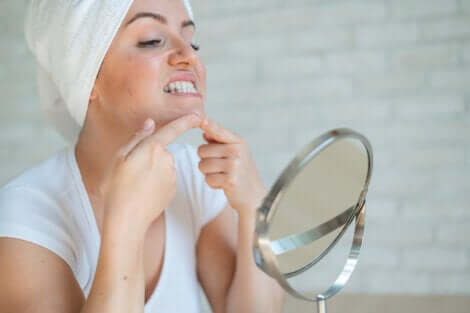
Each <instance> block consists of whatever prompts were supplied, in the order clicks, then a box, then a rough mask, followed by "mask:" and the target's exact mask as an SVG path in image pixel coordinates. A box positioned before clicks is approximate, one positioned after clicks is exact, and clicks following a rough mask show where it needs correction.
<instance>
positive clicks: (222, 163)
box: [198, 158, 228, 174]
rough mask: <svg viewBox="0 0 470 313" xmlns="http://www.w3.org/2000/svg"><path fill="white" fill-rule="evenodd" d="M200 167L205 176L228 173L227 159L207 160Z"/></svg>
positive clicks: (202, 161)
mask: <svg viewBox="0 0 470 313" xmlns="http://www.w3.org/2000/svg"><path fill="white" fill-rule="evenodd" d="M198 166H199V170H200V171H201V172H202V173H204V174H215V173H226V172H227V171H228V164H227V160H226V159H220V158H206V159H203V160H201V161H200V162H199V165H198Z"/></svg>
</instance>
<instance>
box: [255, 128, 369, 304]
mask: <svg viewBox="0 0 470 313" xmlns="http://www.w3.org/2000/svg"><path fill="white" fill-rule="evenodd" d="M345 138H353V139H357V140H359V141H360V142H361V143H362V145H363V146H364V148H365V150H366V152H367V156H368V167H367V175H366V179H365V182H364V186H363V189H362V191H361V192H360V194H359V197H358V200H357V202H356V204H355V205H353V206H352V207H350V208H349V209H347V210H345V212H346V211H348V210H350V212H351V214H350V216H349V217H348V218H347V219H346V221H345V222H344V226H343V228H342V230H341V232H340V233H339V234H338V235H337V236H336V238H335V239H334V240H333V241H332V243H331V244H330V245H329V246H328V247H327V248H326V249H325V250H324V251H323V252H322V253H321V254H320V255H319V256H318V257H316V258H315V259H314V260H313V261H312V262H310V263H308V264H307V265H305V266H303V267H302V268H300V269H298V270H296V271H294V272H290V273H281V272H280V270H279V265H278V262H277V259H276V255H275V253H274V251H273V249H272V245H271V239H270V238H269V236H268V231H269V226H270V222H271V220H272V219H273V217H274V216H275V214H276V211H277V208H278V203H279V201H280V199H282V197H283V195H284V193H285V191H286V190H287V189H288V186H289V185H290V183H292V181H293V180H294V178H295V177H296V176H297V174H298V173H300V171H301V170H302V169H303V168H304V167H305V166H306V165H307V164H308V163H309V162H310V161H311V160H312V159H313V158H314V157H315V156H316V155H317V154H318V153H320V152H321V151H323V150H324V149H325V148H327V147H328V146H329V145H331V144H332V143H334V142H336V141H338V140H341V139H345ZM372 169H373V153H372V146H371V144H370V142H369V140H368V139H367V138H366V137H364V136H363V135H361V134H360V133H358V132H356V131H354V130H352V129H348V128H339V129H333V130H330V131H328V132H326V133H325V134H323V135H321V136H320V137H318V138H317V139H315V140H313V141H312V142H311V143H310V144H308V145H307V146H306V147H305V148H303V149H302V150H301V151H300V152H299V153H298V154H297V155H296V156H295V158H294V159H293V160H292V161H291V162H290V164H289V165H288V166H287V167H286V168H285V169H284V171H283V172H282V173H281V175H280V176H279V178H278V179H277V180H276V182H275V183H274V184H273V186H272V187H271V190H270V191H269V193H268V194H267V196H266V197H265V198H264V200H263V203H262V205H261V206H260V207H259V208H258V210H257V213H256V227H255V239H254V245H253V257H254V259H255V263H256V265H257V266H258V267H259V268H260V269H261V270H262V271H264V272H265V273H266V274H268V275H269V276H271V277H272V278H274V279H276V280H277V281H278V283H279V284H280V285H281V286H282V287H283V288H284V289H285V290H286V291H287V292H288V293H289V294H291V295H292V296H294V297H296V298H299V299H303V300H306V301H313V302H324V300H326V299H328V298H330V297H332V296H333V295H335V294H337V293H338V292H339V291H340V290H341V289H342V288H343V287H344V285H345V284H346V283H347V281H348V280H349V278H350V277H351V274H352V272H353V271H354V268H355V267H356V264H357V261H358V258H359V254H360V249H361V246H362V238H363V234H364V222H365V221H364V219H365V199H366V195H367V191H368V187H369V183H370V178H371V175H372ZM351 209H352V210H351ZM343 214H344V212H343V213H342V214H340V215H343ZM340 215H338V216H337V217H335V218H333V219H331V220H330V221H329V222H326V223H323V224H322V225H319V227H317V228H318V229H314V231H315V230H316V231H317V232H320V233H323V235H322V236H324V235H325V234H327V233H329V232H331V228H329V227H325V225H324V224H327V223H331V225H336V228H338V226H337V225H338V223H337V219H338V217H339V216H340ZM343 219H344V217H343ZM354 220H355V230H354V238H353V242H352V244H351V249H350V252H349V256H348V259H347V261H346V264H345V265H344V267H343V269H342V271H341V273H340V274H339V275H338V277H337V278H336V280H335V281H334V283H333V284H332V285H331V286H330V287H329V288H328V289H327V290H326V291H324V292H323V293H321V294H318V295H316V297H315V298H311V297H308V296H305V295H303V294H301V293H300V292H298V291H297V290H295V289H294V288H293V287H292V286H291V285H290V283H289V282H288V281H287V278H290V277H293V276H296V275H298V274H300V273H302V272H304V271H305V270H307V269H308V268H310V267H311V266H313V265H314V264H316V263H317V262H318V261H320V260H321V259H322V258H323V257H324V256H325V255H326V254H328V252H329V251H330V250H331V249H332V248H333V247H334V246H335V245H336V243H337V242H338V241H339V239H340V238H341V237H342V236H343V234H344V233H345V232H346V230H347V228H348V227H349V225H350V224H351V223H352V222H353V221H354ZM320 227H323V228H320Z"/></svg>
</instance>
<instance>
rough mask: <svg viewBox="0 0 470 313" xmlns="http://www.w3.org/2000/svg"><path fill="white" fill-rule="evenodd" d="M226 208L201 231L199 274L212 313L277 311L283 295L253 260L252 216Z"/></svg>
mask: <svg viewBox="0 0 470 313" xmlns="http://www.w3.org/2000/svg"><path fill="white" fill-rule="evenodd" d="M232 210H233V209H232V208H231V207H230V206H229V205H227V207H226V208H224V210H223V211H222V212H221V213H220V214H219V215H218V216H217V217H216V218H215V219H214V220H213V221H211V222H210V223H209V224H207V225H206V226H205V227H204V228H203V230H202V231H201V235H200V237H199V241H198V247H197V251H198V258H197V261H198V275H199V280H200V282H201V286H202V287H203V289H204V291H205V293H206V295H207V297H208V300H209V303H210V304H211V307H212V309H213V311H214V313H237V312H246V313H250V312H253V313H255V312H256V313H257V312H273V313H276V312H280V311H281V306H282V302H283V295H284V292H283V290H282V288H281V287H280V286H279V285H278V284H277V283H276V282H275V281H274V280H273V279H272V278H270V277H269V276H267V275H266V274H265V273H264V272H262V271H261V270H260V269H258V268H257V266H256V264H255V263H254V260H253V255H252V246H253V245H252V244H253V239H254V222H255V220H254V217H253V218H247V217H245V216H241V217H240V218H239V225H238V230H237V226H236V225H237V223H236V219H235V217H234V216H233V214H232Z"/></svg>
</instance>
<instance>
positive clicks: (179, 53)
mask: <svg viewBox="0 0 470 313" xmlns="http://www.w3.org/2000/svg"><path fill="white" fill-rule="evenodd" d="M174 40H175V41H174V45H175V50H174V51H173V52H172V53H171V54H170V56H169V59H168V63H169V64H170V65H173V66H174V65H180V64H184V65H186V66H191V65H194V63H195V62H196V58H197V55H196V53H195V51H194V49H193V48H192V47H191V44H190V43H187V42H186V41H185V40H183V39H181V38H178V37H175V38H174Z"/></svg>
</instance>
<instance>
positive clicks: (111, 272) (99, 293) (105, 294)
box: [81, 220, 145, 313]
mask: <svg viewBox="0 0 470 313" xmlns="http://www.w3.org/2000/svg"><path fill="white" fill-rule="evenodd" d="M126 226H127V225H126V224H125V223H124V222H123V223H120V222H117V221H116V220H115V221H113V222H106V221H105V225H104V227H103V235H102V241H101V247H100V253H99V259H98V265H97V268H96V274H95V278H94V281H93V285H92V288H91V291H90V294H89V296H88V299H87V301H86V303H85V305H84V306H83V308H82V310H81V313H98V312H99V313H111V312H112V313H120V312H122V313H124V312H126V313H143V312H144V302H145V298H144V297H145V282H144V281H145V278H144V262H143V252H144V249H143V246H144V236H143V235H142V234H139V233H133V234H130V233H131V232H130V231H127V233H126V231H125V229H126Z"/></svg>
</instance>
